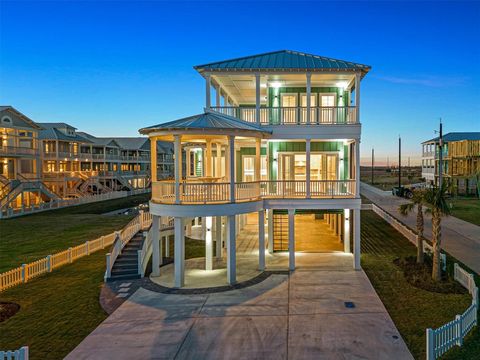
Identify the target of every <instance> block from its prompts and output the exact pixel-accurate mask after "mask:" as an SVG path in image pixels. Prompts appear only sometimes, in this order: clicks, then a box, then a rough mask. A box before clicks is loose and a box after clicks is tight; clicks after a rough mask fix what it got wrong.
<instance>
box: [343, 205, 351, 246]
mask: <svg viewBox="0 0 480 360" xmlns="http://www.w3.org/2000/svg"><path fill="white" fill-rule="evenodd" d="M344 212H345V218H344V222H343V251H345V252H346V253H350V209H344Z"/></svg>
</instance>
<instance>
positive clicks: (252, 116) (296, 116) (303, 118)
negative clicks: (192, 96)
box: [210, 106, 358, 126]
mask: <svg viewBox="0 0 480 360" xmlns="http://www.w3.org/2000/svg"><path fill="white" fill-rule="evenodd" d="M210 109H211V110H213V111H216V112H218V113H221V114H224V115H229V116H233V117H235V118H237V119H240V120H243V121H247V122H251V123H256V122H257V109H256V108H251V107H244V106H212V107H211V108H210ZM356 110H357V108H356V106H315V107H310V110H308V108H307V107H305V106H303V107H302V106H298V107H294V106H293V107H291V106H286V107H260V108H259V109H258V115H259V116H258V118H259V124H260V125H266V126H268V125H351V124H357V123H358V122H357V115H356ZM309 115H310V116H309Z"/></svg>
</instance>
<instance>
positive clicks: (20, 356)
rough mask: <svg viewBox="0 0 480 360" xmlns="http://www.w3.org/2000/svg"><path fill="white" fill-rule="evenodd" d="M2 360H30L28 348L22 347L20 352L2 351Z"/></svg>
mask: <svg viewBox="0 0 480 360" xmlns="http://www.w3.org/2000/svg"><path fill="white" fill-rule="evenodd" d="M0 360H28V346H22V347H21V348H20V349H18V350H7V351H1V350H0Z"/></svg>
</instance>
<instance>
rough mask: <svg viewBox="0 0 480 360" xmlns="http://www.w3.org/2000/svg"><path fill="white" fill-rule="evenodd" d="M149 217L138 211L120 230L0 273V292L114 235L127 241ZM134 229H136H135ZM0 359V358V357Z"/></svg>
mask: <svg viewBox="0 0 480 360" xmlns="http://www.w3.org/2000/svg"><path fill="white" fill-rule="evenodd" d="M148 218H151V217H150V214H149V213H144V212H143V211H140V214H139V215H138V216H137V217H135V218H134V219H133V220H132V221H131V222H130V223H128V224H127V225H126V226H125V227H124V228H123V229H122V230H121V231H119V232H117V231H116V232H113V233H111V234H108V235H104V236H100V237H99V238H98V239H95V240H90V241H86V242H85V243H83V244H80V245H77V246H74V247H70V248H68V249H67V250H64V251H61V252H58V253H56V254H53V255H48V256H46V257H45V258H43V259H40V260H37V261H34V262H31V263H28V264H23V265H22V266H19V267H17V268H15V269H12V270H9V271H7V272H4V273H1V274H0V292H1V291H3V290H5V289H8V288H10V287H12V286H15V285H19V284H22V283H26V282H28V281H29V280H30V279H33V278H35V277H37V276H39V275H42V274H45V273H49V272H52V270H53V269H56V268H58V267H60V266H62V265H65V264H70V263H72V262H74V261H75V260H77V259H79V258H81V257H84V256H87V255H90V254H91V253H94V252H96V251H98V250H100V249H104V248H105V247H106V246H110V245H112V244H113V243H114V241H115V238H116V235H119V236H117V237H119V238H120V239H122V240H123V241H125V240H126V239H127V238H128V237H130V238H128V240H126V241H129V240H130V239H131V238H132V237H133V235H135V233H136V232H137V231H139V230H137V227H138V224H140V223H141V224H143V222H144V221H145V219H148ZM135 230H136V231H135ZM0 360H2V359H1V358H0Z"/></svg>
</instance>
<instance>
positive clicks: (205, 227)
mask: <svg viewBox="0 0 480 360" xmlns="http://www.w3.org/2000/svg"><path fill="white" fill-rule="evenodd" d="M206 225H207V221H206V218H205V217H202V225H201V235H200V236H201V238H202V240H205V234H206V233H207V226H206Z"/></svg>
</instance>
